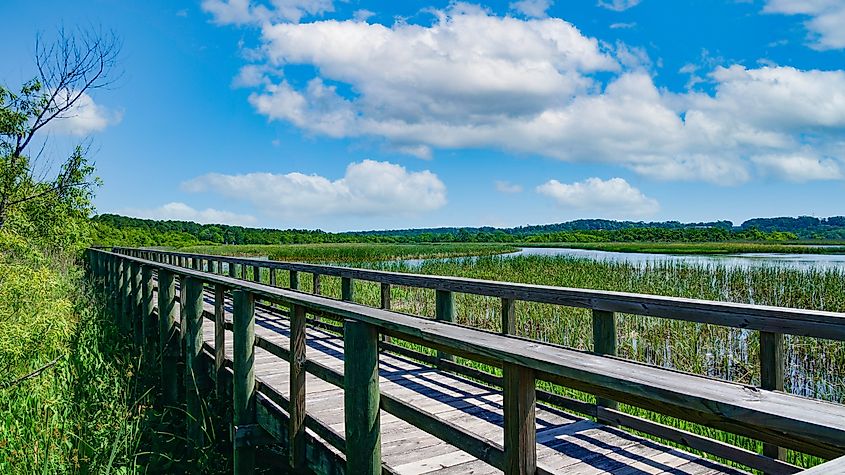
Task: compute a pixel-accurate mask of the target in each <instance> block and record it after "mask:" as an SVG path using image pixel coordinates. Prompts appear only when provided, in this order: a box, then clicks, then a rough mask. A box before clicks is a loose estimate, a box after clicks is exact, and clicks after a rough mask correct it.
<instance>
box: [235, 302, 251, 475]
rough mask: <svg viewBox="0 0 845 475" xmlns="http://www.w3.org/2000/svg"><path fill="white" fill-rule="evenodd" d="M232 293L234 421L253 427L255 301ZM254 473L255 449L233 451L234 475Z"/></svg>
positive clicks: (236, 447)
mask: <svg viewBox="0 0 845 475" xmlns="http://www.w3.org/2000/svg"><path fill="white" fill-rule="evenodd" d="M232 293H233V299H232V300H233V301H234V314H233V328H234V332H233V334H234V336H233V338H232V349H233V351H234V373H235V374H234V384H233V386H234V387H233V392H234V398H233V399H234V417H233V424H234V425H235V426H236V427H237V426H242V425H248V424H254V423H255V299H254V296H253V295H252V294H251V293H249V292H247V291H244V290H235V291H234V292H232ZM254 471H255V447H238V446H237V445H236V446H235V447H234V473H235V475H242V474H251V473H253V472H254Z"/></svg>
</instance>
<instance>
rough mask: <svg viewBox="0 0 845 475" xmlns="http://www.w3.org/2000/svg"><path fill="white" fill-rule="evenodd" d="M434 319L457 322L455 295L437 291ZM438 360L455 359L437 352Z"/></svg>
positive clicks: (449, 292) (445, 291) (446, 291)
mask: <svg viewBox="0 0 845 475" xmlns="http://www.w3.org/2000/svg"><path fill="white" fill-rule="evenodd" d="M434 318H435V320H439V321H441V322H454V321H455V294H454V293H452V292H451V291H448V290H437V292H436V294H435V299H434ZM437 358H438V359H441V360H449V361H452V360H453V359H454V357H453V356H452V355H450V354H448V353H445V352H442V351H440V350H437Z"/></svg>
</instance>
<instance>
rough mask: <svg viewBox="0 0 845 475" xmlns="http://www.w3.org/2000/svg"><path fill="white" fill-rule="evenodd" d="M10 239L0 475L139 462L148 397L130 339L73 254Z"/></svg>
mask: <svg viewBox="0 0 845 475" xmlns="http://www.w3.org/2000/svg"><path fill="white" fill-rule="evenodd" d="M0 239H2V241H0V244H2V246H0V249H2V251H0V472H2V473H22V474H23V473H78V472H88V473H108V472H120V471H122V470H125V469H127V468H132V467H134V466H135V460H134V458H135V454H136V453H137V452H138V442H139V440H140V434H139V429H140V424H139V421H140V417H139V416H138V413H137V404H136V403H137V402H138V401H139V400H140V399H141V398H142V397H143V394H140V393H141V391H140V390H139V387H138V385H137V384H136V383H135V382H134V381H133V378H132V376H133V373H134V372H135V369H134V368H135V364H134V362H133V358H132V357H131V352H129V351H128V347H127V344H126V341H125V338H123V337H122V336H121V335H119V334H118V331H117V328H115V326H114V325H113V324H112V322H111V319H110V318H109V317H107V316H106V315H105V313H104V312H103V309H102V306H101V305H100V303H99V301H98V300H97V299H95V298H94V295H93V293H92V292H91V291H90V288H89V287H88V285H87V284H86V282H85V279H84V276H83V273H82V270H81V268H80V267H79V266H78V265H77V264H76V263H75V262H74V259H73V258H72V257H70V256H61V255H49V254H46V253H43V252H39V251H38V250H37V249H35V248H33V247H31V246H29V245H28V244H27V243H26V242H25V241H24V240H22V239H20V238H18V237H16V236H14V235H12V234H10V233H0Z"/></svg>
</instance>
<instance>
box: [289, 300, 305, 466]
mask: <svg viewBox="0 0 845 475" xmlns="http://www.w3.org/2000/svg"><path fill="white" fill-rule="evenodd" d="M289 363H290V407H289V411H288V412H289V413H290V421H289V422H290V424H289V426H288V429H289V430H288V435H289V438H288V440H290V466H291V468H293V470H294V471H295V472H296V473H304V471H305V469H306V459H305V307H303V306H302V305H294V306H293V308H292V312H291V319H290V361H289Z"/></svg>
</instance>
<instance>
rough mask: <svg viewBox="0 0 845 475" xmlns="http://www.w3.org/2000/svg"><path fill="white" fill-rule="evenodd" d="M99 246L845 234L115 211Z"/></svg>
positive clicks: (842, 231) (821, 226) (791, 221)
mask: <svg viewBox="0 0 845 475" xmlns="http://www.w3.org/2000/svg"><path fill="white" fill-rule="evenodd" d="M92 222H93V224H94V242H95V243H96V244H99V245H126V246H174V247H184V246H191V245H197V244H317V243H346V242H357V243H430V242H496V243H514V242H530V243H551V242H726V241H786V240H796V239H845V217H831V218H824V219H818V218H809V217H798V218H757V219H752V220H748V221H746V222H744V223H742V224H741V225H740V226H733V225H732V223H731V222H730V221H714V222H709V223H680V222H677V221H667V222H650V223H646V222H633V221H609V220H578V221H570V222H566V223H559V224H550V225H543V226H523V227H517V228H504V229H499V228H492V227H482V228H434V229H403V230H395V231H365V232H348V233H328V232H325V231H320V230H307V229H284V230H283V229H269V228H246V227H242V226H228V225H224V224H198V223H194V222H190V221H161V220H151V219H138V218H130V217H126V216H119V215H114V214H103V215H99V216H96V217H94V218H92Z"/></svg>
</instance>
